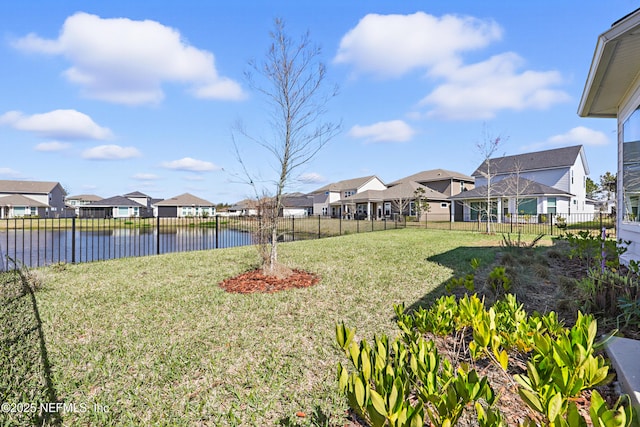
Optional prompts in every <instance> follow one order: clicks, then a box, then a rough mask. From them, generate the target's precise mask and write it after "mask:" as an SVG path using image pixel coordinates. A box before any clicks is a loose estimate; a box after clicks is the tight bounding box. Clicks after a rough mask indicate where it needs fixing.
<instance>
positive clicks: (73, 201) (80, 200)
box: [65, 194, 102, 216]
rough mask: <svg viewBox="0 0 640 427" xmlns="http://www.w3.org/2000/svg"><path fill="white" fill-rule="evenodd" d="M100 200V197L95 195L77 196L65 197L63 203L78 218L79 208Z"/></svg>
mask: <svg viewBox="0 0 640 427" xmlns="http://www.w3.org/2000/svg"><path fill="white" fill-rule="evenodd" d="M98 200H102V197H100V196H96V195H95V194H78V195H76V196H67V197H66V198H65V202H66V204H67V206H68V207H69V208H71V209H73V211H74V213H75V216H80V206H84V205H88V204H89V203H91V202H97V201H98Z"/></svg>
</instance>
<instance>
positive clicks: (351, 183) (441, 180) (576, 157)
mask: <svg viewBox="0 0 640 427" xmlns="http://www.w3.org/2000/svg"><path fill="white" fill-rule="evenodd" d="M588 174H589V168H588V165H587V159H586V156H585V152H584V148H583V147H582V146H581V145H577V146H571V147H564V148H557V149H552V150H544V151H538V152H532V153H525V154H519V155H514V156H503V157H497V158H493V159H488V160H486V161H485V162H483V163H482V164H481V165H480V166H479V167H478V168H477V169H476V170H475V171H474V172H473V173H472V174H471V175H465V174H462V173H459V172H455V171H450V170H445V169H433V170H427V171H423V172H419V173H416V174H413V175H409V176H407V177H404V178H402V179H399V180H396V181H393V182H391V183H388V184H385V183H384V182H383V181H382V180H381V179H380V178H378V177H377V176H375V175H371V176H365V177H360V178H354V179H348V180H343V181H339V182H335V183H331V184H328V185H325V186H323V187H321V188H318V189H317V190H315V191H312V192H311V193H308V194H302V193H290V194H286V195H285V196H284V199H283V209H282V212H281V215H282V216H286V217H303V216H309V215H321V216H330V217H334V218H343V219H370V220H376V219H378V220H380V219H392V218H397V217H398V215H407V216H412V217H416V218H417V219H419V220H429V221H478V220H480V221H484V220H486V219H487V217H488V216H490V217H491V219H492V221H497V222H503V221H505V222H506V221H508V220H513V218H514V217H517V218H519V219H520V220H522V219H524V218H526V220H527V221H536V222H537V221H540V220H542V219H545V220H546V218H547V216H548V215H549V214H558V215H567V216H568V215H571V214H576V213H578V214H589V213H594V211H595V202H594V201H592V200H589V199H588V198H587V193H586V179H587V176H588ZM487 200H490V203H489V204H488V203H487ZM258 206H259V203H258V201H256V200H250V199H247V200H243V201H240V202H238V203H236V204H235V205H233V206H231V207H230V208H229V209H228V211H227V212H225V214H227V215H256V214H258ZM216 213H217V212H216V208H215V204H214V203H212V202H210V201H207V200H205V199H202V198H199V197H196V196H194V195H192V194H189V193H184V194H181V195H179V196H175V197H172V198H169V199H164V200H162V199H154V198H151V197H149V196H148V195H146V194H143V193H141V192H138V191H136V192H133V193H128V194H124V195H122V196H113V197H109V198H101V197H99V196H96V195H90V194H85V195H77V196H67V195H66V193H65V191H64V189H63V188H62V186H61V185H60V184H59V183H57V182H42V181H10V180H0V218H16V217H40V218H59V217H73V216H75V217H80V218H131V217H190V216H198V217H202V216H213V215H215V214H216Z"/></svg>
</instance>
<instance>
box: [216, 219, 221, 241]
mask: <svg viewBox="0 0 640 427" xmlns="http://www.w3.org/2000/svg"><path fill="white" fill-rule="evenodd" d="M219 235H220V224H219V223H218V215H216V249H218V236H219Z"/></svg>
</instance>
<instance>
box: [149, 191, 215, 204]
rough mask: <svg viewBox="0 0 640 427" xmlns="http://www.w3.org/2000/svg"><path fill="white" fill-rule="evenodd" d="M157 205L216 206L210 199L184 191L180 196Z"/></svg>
mask: <svg viewBox="0 0 640 427" xmlns="http://www.w3.org/2000/svg"><path fill="white" fill-rule="evenodd" d="M154 204H155V205H156V206H192V205H195V206H215V205H214V204H213V203H211V202H210V201H208V200H205V199H201V198H200V197H196V196H194V195H193V194H190V193H183V194H180V195H179V196H175V197H171V198H169V199H165V200H162V201H159V202H156V203H154Z"/></svg>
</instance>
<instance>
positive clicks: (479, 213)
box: [470, 201, 498, 221]
mask: <svg viewBox="0 0 640 427" xmlns="http://www.w3.org/2000/svg"><path fill="white" fill-rule="evenodd" d="M470 207H471V220H472V221H477V220H478V219H479V220H480V221H486V220H487V202H471V206H470ZM497 215H498V204H497V203H496V202H495V201H491V220H492V221H495V219H496V217H497Z"/></svg>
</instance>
